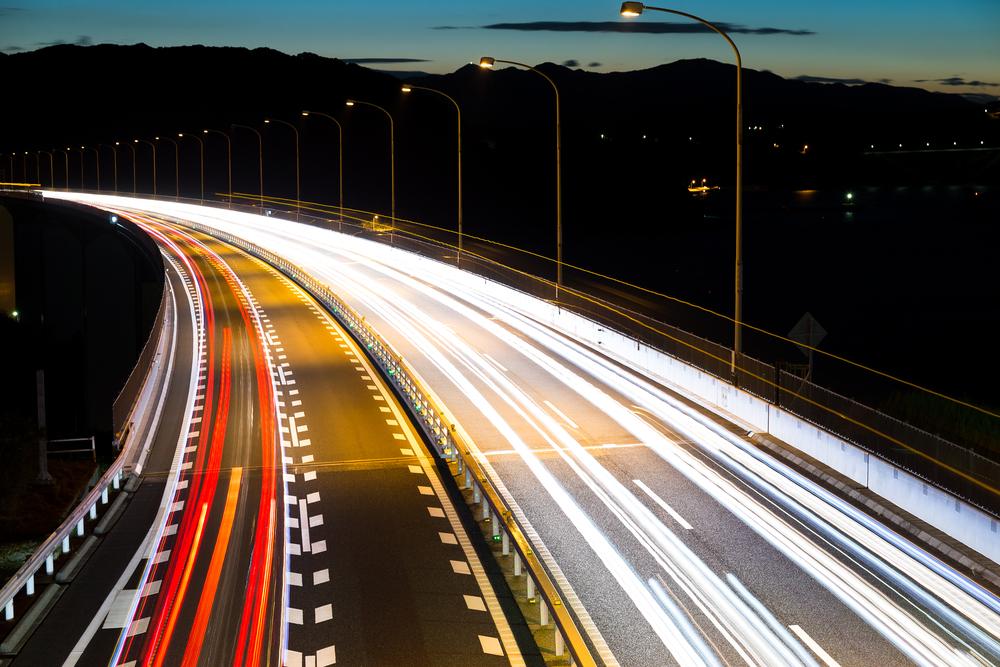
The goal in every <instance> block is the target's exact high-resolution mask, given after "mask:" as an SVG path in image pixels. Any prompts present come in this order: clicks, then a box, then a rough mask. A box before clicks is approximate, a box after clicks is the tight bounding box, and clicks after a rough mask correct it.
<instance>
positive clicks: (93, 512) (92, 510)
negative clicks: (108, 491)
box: [90, 503, 97, 521]
mask: <svg viewBox="0 0 1000 667" xmlns="http://www.w3.org/2000/svg"><path fill="white" fill-rule="evenodd" d="M96 518H97V503H94V504H93V505H91V506H90V520H91V521H93V520H94V519H96Z"/></svg>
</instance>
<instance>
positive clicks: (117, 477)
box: [111, 470, 122, 491]
mask: <svg viewBox="0 0 1000 667" xmlns="http://www.w3.org/2000/svg"><path fill="white" fill-rule="evenodd" d="M121 479H122V472H121V470H119V471H118V472H116V473H115V476H114V477H112V478H111V483H112V485H113V486H114V487H115V491H117V490H118V486H119V484H120V483H121Z"/></svg>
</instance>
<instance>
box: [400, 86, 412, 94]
mask: <svg viewBox="0 0 1000 667" xmlns="http://www.w3.org/2000/svg"><path fill="white" fill-rule="evenodd" d="M400 90H401V91H403V92H404V93H409V92H411V91H412V90H413V88H410V87H409V86H403V87H402V88H400Z"/></svg>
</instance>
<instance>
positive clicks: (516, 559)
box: [514, 551, 521, 577]
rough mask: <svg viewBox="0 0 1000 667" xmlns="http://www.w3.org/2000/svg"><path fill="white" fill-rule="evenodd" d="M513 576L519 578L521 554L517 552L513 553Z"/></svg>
mask: <svg viewBox="0 0 1000 667" xmlns="http://www.w3.org/2000/svg"><path fill="white" fill-rule="evenodd" d="M514 576H515V577H520V576H521V554H520V553H518V552H517V551H515V552H514Z"/></svg>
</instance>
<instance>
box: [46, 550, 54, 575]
mask: <svg viewBox="0 0 1000 667" xmlns="http://www.w3.org/2000/svg"><path fill="white" fill-rule="evenodd" d="M54 569H55V568H54V567H53V565H52V554H49V555H48V556H46V557H45V574H52V572H53V570H54Z"/></svg>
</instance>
